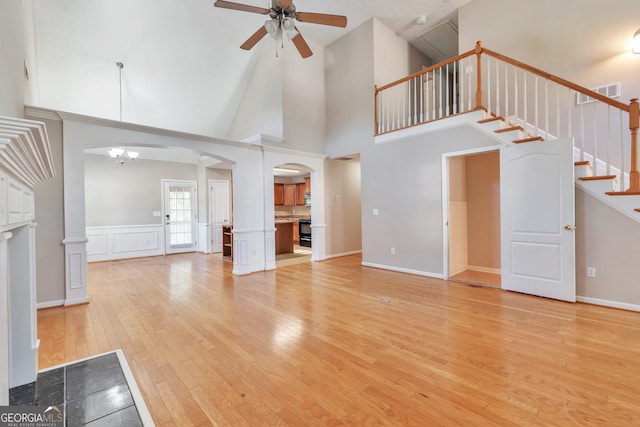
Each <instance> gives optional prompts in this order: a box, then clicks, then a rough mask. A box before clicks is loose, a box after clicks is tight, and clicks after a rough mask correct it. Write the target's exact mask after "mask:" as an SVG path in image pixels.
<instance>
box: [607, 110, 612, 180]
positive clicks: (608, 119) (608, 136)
mask: <svg viewBox="0 0 640 427" xmlns="http://www.w3.org/2000/svg"><path fill="white" fill-rule="evenodd" d="M607 175H611V105H607Z"/></svg>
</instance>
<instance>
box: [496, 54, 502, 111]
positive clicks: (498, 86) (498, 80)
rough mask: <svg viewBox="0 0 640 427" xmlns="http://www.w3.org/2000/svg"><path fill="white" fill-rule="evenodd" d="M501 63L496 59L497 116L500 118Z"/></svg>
mask: <svg viewBox="0 0 640 427" xmlns="http://www.w3.org/2000/svg"><path fill="white" fill-rule="evenodd" d="M500 113H501V111H500V63H499V62H498V59H497V58H496V116H498V117H500Z"/></svg>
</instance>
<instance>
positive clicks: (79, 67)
mask: <svg viewBox="0 0 640 427" xmlns="http://www.w3.org/2000/svg"><path fill="white" fill-rule="evenodd" d="M7 2H8V3H15V4H19V3H20V2H19V1H18V0H8V1H7V0H5V1H3V2H2V3H7ZM34 6H35V7H34V10H35V25H36V29H37V33H36V35H37V38H36V40H37V52H38V62H39V64H40V99H39V103H38V105H39V106H42V107H48V108H53V109H57V110H60V111H69V112H74V113H79V114H85V115H88V116H94V117H102V118H111V119H117V118H118V114H119V111H118V105H119V102H118V96H119V86H118V69H117V68H116V66H115V63H116V62H118V61H121V62H123V63H124V69H123V73H122V76H123V121H125V122H129V123H138V124H144V125H149V126H156V127H162V128H164V129H174V130H180V131H183V132H190V133H196V134H201V135H211V136H217V137H224V136H225V135H226V134H227V132H228V128H229V125H230V124H231V121H232V119H233V114H234V113H235V110H236V107H237V105H238V102H239V101H240V97H241V95H242V91H243V88H244V85H245V84H246V81H247V78H248V74H247V70H248V68H247V67H248V65H249V64H250V63H251V61H252V59H253V54H254V52H246V51H243V50H241V49H239V48H236V49H230V48H229V46H240V44H241V43H242V41H243V40H242V39H240V38H236V37H232V36H231V32H232V31H233V30H234V29H236V28H237V27H238V19H239V20H240V21H242V23H243V25H242V26H243V27H244V26H245V25H246V26H247V31H249V32H248V33H247V37H248V36H249V35H250V34H251V32H250V31H251V29H252V28H258V26H259V25H260V23H264V17H262V16H260V15H257V14H255V16H253V14H245V15H247V16H241V14H239V13H237V12H234V11H229V10H223V9H219V8H214V7H213V2H210V1H200V0H182V1H174V0H136V1H129V0H92V1H89V2H86V1H77V0H56V1H46V0H45V1H42V0H37V1H35V3H34ZM3 15H4V14H3ZM254 25H255V27H254ZM10 34H11V36H12V37H13V36H14V33H13V32H11V33H10ZM12 37H7V38H5V37H3V40H7V41H8V40H12ZM231 63H232V64H234V67H229V66H228V64H231ZM185 111H188V113H186V114H185Z"/></svg>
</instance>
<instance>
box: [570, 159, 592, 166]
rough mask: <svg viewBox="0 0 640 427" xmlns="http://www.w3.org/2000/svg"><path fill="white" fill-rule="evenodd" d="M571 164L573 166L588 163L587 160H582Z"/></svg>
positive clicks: (586, 164)
mask: <svg viewBox="0 0 640 427" xmlns="http://www.w3.org/2000/svg"><path fill="white" fill-rule="evenodd" d="M573 165H574V166H588V165H589V160H583V161H581V162H575V163H574V164H573Z"/></svg>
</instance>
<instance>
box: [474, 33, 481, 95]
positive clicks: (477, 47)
mask: <svg viewBox="0 0 640 427" xmlns="http://www.w3.org/2000/svg"><path fill="white" fill-rule="evenodd" d="M475 52H476V58H477V65H476V67H477V68H478V87H477V88H476V108H480V107H482V42H480V41H477V42H476V49H475Z"/></svg>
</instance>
